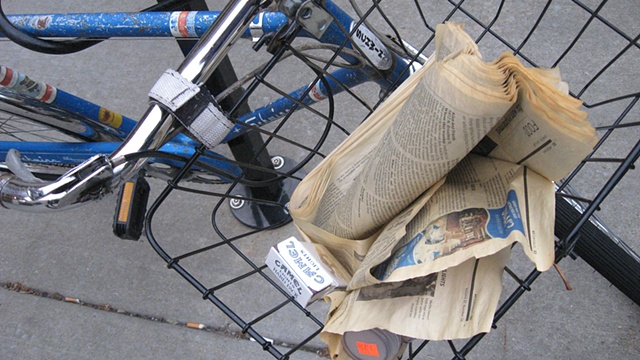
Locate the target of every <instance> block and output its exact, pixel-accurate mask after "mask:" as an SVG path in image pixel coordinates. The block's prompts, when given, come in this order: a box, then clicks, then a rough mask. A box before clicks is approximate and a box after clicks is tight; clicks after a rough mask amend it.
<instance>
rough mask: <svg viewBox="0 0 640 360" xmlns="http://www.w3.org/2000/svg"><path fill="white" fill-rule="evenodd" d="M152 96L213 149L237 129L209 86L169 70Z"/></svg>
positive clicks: (154, 100)
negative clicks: (221, 108) (197, 83)
mask: <svg viewBox="0 0 640 360" xmlns="http://www.w3.org/2000/svg"><path fill="white" fill-rule="evenodd" d="M149 98H151V100H152V101H153V102H156V103H157V104H158V105H160V106H161V107H163V108H165V110H167V111H169V112H170V113H171V114H172V115H173V116H174V117H175V118H176V119H178V121H180V123H182V125H183V126H184V127H185V128H186V129H187V130H188V131H189V133H190V134H191V135H193V137H195V138H196V139H197V140H199V141H200V142H201V143H203V144H204V145H206V146H207V147H208V148H210V149H211V148H213V147H215V146H217V145H218V144H220V142H221V141H222V139H224V137H225V136H226V135H227V134H228V133H229V131H230V130H231V128H233V123H231V121H229V120H228V119H227V117H226V116H225V115H224V114H223V113H222V110H220V109H219V108H218V105H217V103H216V101H215V99H214V98H213V96H212V95H211V94H210V93H209V91H208V90H207V88H206V87H201V86H198V85H196V84H194V83H192V82H191V81H189V80H187V79H185V78H184V77H183V76H182V75H180V73H178V72H177V71H174V70H171V69H169V70H167V71H165V72H164V74H162V76H161V77H160V79H158V82H156V84H155V85H154V86H153V88H151V91H149Z"/></svg>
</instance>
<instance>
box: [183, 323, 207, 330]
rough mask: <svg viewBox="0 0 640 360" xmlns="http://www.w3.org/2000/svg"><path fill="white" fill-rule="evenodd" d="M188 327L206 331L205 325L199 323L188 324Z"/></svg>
mask: <svg viewBox="0 0 640 360" xmlns="http://www.w3.org/2000/svg"><path fill="white" fill-rule="evenodd" d="M187 327H190V328H192V329H200V330H202V329H204V324H198V323H192V322H188V323H187Z"/></svg>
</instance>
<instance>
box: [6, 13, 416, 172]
mask: <svg viewBox="0 0 640 360" xmlns="http://www.w3.org/2000/svg"><path fill="white" fill-rule="evenodd" d="M326 7H327V9H328V10H329V11H331V12H332V14H334V16H335V18H336V19H337V20H338V22H339V24H340V25H338V24H336V23H335V22H334V23H332V24H331V26H329V28H328V29H327V31H326V32H325V34H324V35H323V36H322V37H321V39H320V41H321V42H325V43H331V44H335V45H338V46H344V47H346V48H350V49H353V46H352V45H351V42H350V39H349V37H347V36H346V35H345V33H344V32H343V31H342V29H341V27H342V28H344V29H346V30H347V31H349V30H351V32H352V33H355V32H356V31H357V29H356V28H355V25H356V23H355V22H354V20H353V19H352V18H351V17H349V16H348V15H347V14H346V13H345V12H344V11H342V10H341V9H340V8H339V7H338V6H336V5H335V4H333V3H332V2H331V1H327V2H326ZM143 14H144V15H143ZM218 15H219V12H204V11H186V12H165V13H116V14H103V13H96V14H68V15H67V14H47V15H12V16H10V17H9V18H10V19H12V21H13V22H14V23H15V24H16V25H18V26H20V27H21V28H23V29H26V30H28V31H29V32H30V33H33V34H34V35H37V36H89V35H91V36H95V35H97V34H100V35H101V36H106V37H118V36H130V35H128V34H130V33H132V32H133V33H137V34H138V35H140V34H144V35H141V36H174V35H176V34H177V33H176V30H175V27H176V26H177V25H176V23H175V21H174V23H173V24H172V22H171V19H172V18H173V19H174V20H175V19H176V18H177V19H179V21H182V22H183V25H182V26H180V28H185V26H186V28H188V29H187V30H183V31H182V34H179V35H180V36H183V35H189V32H190V31H195V33H193V34H194V35H199V34H200V32H204V31H206V29H207V26H208V25H207V23H208V22H209V21H213V20H214V19H215V18H217V17H218ZM180 18H181V19H182V20H180ZM137 20H144V21H141V22H139V23H135V21H137ZM74 21H82V22H81V23H83V24H86V25H87V26H77V23H76V24H75V25H74V24H73V22H74ZM287 21H288V20H287V18H286V17H285V16H284V15H283V14H281V13H270V12H265V13H262V14H261V15H258V16H256V17H255V18H253V21H252V22H253V24H256V25H257V24H259V23H261V24H262V31H263V32H271V31H275V30H277V29H278V28H280V27H281V26H284V25H286V23H287ZM190 22H191V25H187V24H189V23H190ZM38 24H40V25H38ZM119 24H124V25H125V26H124V28H123V29H119V26H116V25H119ZM151 25H154V26H151ZM172 26H173V27H174V30H173V32H172ZM178 32H179V31H178ZM249 35H250V31H249V29H247V30H246V31H244V33H243V36H249ZM303 36H310V35H309V34H308V33H306V32H303ZM352 37H353V36H352ZM364 54H365V55H367V53H366V52H365V53H364ZM342 57H343V58H345V59H346V60H347V61H349V62H352V63H353V62H355V61H357V60H355V58H353V57H351V56H348V55H344V56H342ZM392 61H393V67H392V68H391V69H387V70H384V72H385V74H386V75H387V76H388V78H389V80H387V79H384V78H381V77H380V76H379V74H380V71H379V70H376V69H373V68H371V67H369V66H367V67H365V68H364V69H359V70H351V69H339V70H337V71H336V72H334V73H333V74H332V77H333V78H332V77H327V76H325V79H326V81H327V83H328V84H329V86H330V88H331V92H332V93H333V94H334V95H335V94H337V93H340V92H342V91H344V90H345V88H344V87H343V86H345V87H347V88H351V87H355V86H357V85H359V84H362V83H364V82H367V81H376V82H378V83H379V84H380V85H381V86H389V85H390V84H391V83H392V82H394V81H396V80H398V79H401V80H404V79H405V78H406V77H407V76H408V71H406V67H407V65H406V63H405V62H404V61H403V60H402V59H401V58H399V57H397V56H396V57H395V58H393V59H392ZM334 79H335V80H334ZM340 84H342V85H340ZM309 86H311V85H304V86H302V87H300V88H299V89H297V90H295V91H293V92H291V93H290V94H289V97H282V98H280V99H277V100H275V101H273V102H271V103H269V104H266V105H264V106H262V107H260V108H257V109H255V110H254V111H252V112H250V113H248V114H245V115H242V116H240V117H239V118H238V122H239V124H236V125H235V127H234V128H233V129H232V131H231V132H230V133H229V135H228V136H227V137H226V138H225V139H224V140H223V142H227V141H229V140H231V139H233V138H235V137H236V136H238V135H240V134H242V133H243V132H246V131H247V130H248V129H249V127H247V126H245V125H243V123H246V124H249V125H253V126H262V125H265V124H267V123H269V122H272V121H274V120H277V119H279V118H281V117H282V116H283V115H284V114H286V113H288V112H289V111H291V109H294V108H295V103H296V102H295V101H294V100H293V99H296V100H300V101H302V103H303V104H305V105H311V104H312V103H314V102H317V101H321V100H323V99H324V98H326V95H325V94H327V89H326V88H325V85H324V84H323V83H322V82H321V81H317V82H316V83H315V84H312V89H311V90H309ZM57 91H58V95H57V97H56V99H55V102H54V103H53V105H55V106H56V107H59V108H61V109H64V110H68V111H70V112H72V113H77V114H79V115H81V116H82V117H84V118H87V119H89V120H91V121H94V122H98V123H99V124H101V125H102V126H105V127H107V128H111V129H113V130H115V131H114V132H115V133H116V134H117V135H118V136H119V137H120V138H123V139H124V138H125V137H126V136H127V135H128V134H129V133H130V131H131V129H133V127H134V126H135V125H136V124H137V123H136V122H135V121H134V120H132V119H129V118H127V117H124V116H122V124H121V125H120V126H113V125H114V124H113V123H105V122H104V121H101V118H100V111H102V109H103V108H102V107H100V106H99V105H96V104H93V103H91V102H88V101H86V100H84V99H81V98H79V97H76V96H74V95H71V94H69V93H66V92H64V91H62V90H59V89H58V90H57ZM305 93H308V95H306V96H304V94H305ZM15 145H17V144H11V143H3V142H0V158H2V157H4V156H5V155H6V152H7V151H8V150H9V149H10V148H11V146H14V147H16V146H15ZM47 145H49V146H51V145H50V144H46V145H44V146H43V144H42V143H29V142H24V143H21V144H20V146H19V148H18V147H16V148H18V149H19V150H20V151H21V152H22V153H24V154H32V156H31V157H30V158H31V159H40V162H41V163H55V162H57V161H61V163H64V164H73V162H72V161H71V160H70V159H74V158H75V159H77V158H78V157H77V156H68V155H69V154H70V151H72V150H71V149H74V151H79V152H80V153H82V154H83V157H85V156H86V157H90V156H91V155H95V154H99V153H102V154H104V153H112V152H113V151H115V150H116V149H117V146H118V145H119V144H118V143H87V144H84V145H81V146H80V145H78V144H74V145H71V144H70V145H69V148H68V150H67V151H65V146H64V145H59V146H51V147H50V148H47ZM183 145H184V146H183ZM194 145H196V143H195V142H194V141H193V140H191V139H190V138H188V137H187V136H184V135H182V134H180V135H179V136H177V137H175V138H174V139H172V140H171V141H169V143H168V146H165V147H163V148H162V151H168V152H170V153H174V152H173V151H179V153H177V155H181V156H184V154H185V149H187V148H189V147H190V146H191V147H193V146H194ZM47 149H49V150H51V151H46V150H47ZM43 150H45V151H43ZM38 153H41V154H42V156H36V154H38ZM202 160H203V161H204V162H206V163H207V164H208V165H210V166H214V167H219V168H226V169H227V171H228V172H231V173H236V172H237V169H232V168H233V167H234V166H235V165H231V167H232V168H230V167H229V166H230V163H228V162H225V161H218V160H215V159H211V158H208V157H207V158H203V159H202ZM160 162H165V161H164V160H160ZM236 168H237V167H236ZM231 170H234V171H231Z"/></svg>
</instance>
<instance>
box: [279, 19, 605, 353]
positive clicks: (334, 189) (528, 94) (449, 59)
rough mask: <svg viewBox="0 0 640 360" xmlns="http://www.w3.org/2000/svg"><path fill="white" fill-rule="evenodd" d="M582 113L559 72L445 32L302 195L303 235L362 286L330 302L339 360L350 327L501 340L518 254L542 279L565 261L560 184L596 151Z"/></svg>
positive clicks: (456, 31) (453, 27)
mask: <svg viewBox="0 0 640 360" xmlns="http://www.w3.org/2000/svg"><path fill="white" fill-rule="evenodd" d="M580 107H581V102H580V101H579V100H576V99H574V98H572V97H570V96H569V95H568V85H567V84H566V83H564V82H562V80H561V77H560V73H559V71H558V70H557V69H548V70H541V69H534V68H525V67H524V66H523V65H522V64H521V63H520V61H519V60H518V59H517V58H516V57H514V56H513V55H512V54H504V55H502V56H500V57H499V58H498V59H496V60H495V61H493V62H485V61H483V60H482V57H481V55H480V52H479V49H478V46H477V45H476V44H475V43H474V42H473V40H472V39H471V38H470V37H469V36H468V35H467V34H466V33H465V32H464V30H463V29H462V26H461V25H459V24H455V23H445V24H442V25H439V26H438V27H437V29H436V51H435V54H433V56H431V57H430V59H429V61H428V62H427V63H426V64H425V65H424V66H423V67H422V68H421V69H420V70H419V71H418V72H416V73H415V74H413V75H412V76H411V77H410V78H409V79H408V80H407V81H405V82H404V83H403V84H402V85H401V86H400V87H399V88H398V89H397V90H396V91H395V92H394V93H393V94H391V95H390V97H389V98H388V99H386V100H385V102H384V103H382V104H381V106H380V107H379V108H378V109H377V110H376V111H375V112H374V113H373V114H372V115H371V116H370V117H369V118H368V119H367V120H366V121H365V122H364V123H363V124H362V125H361V126H360V127H359V128H358V129H357V130H356V131H354V132H353V134H352V135H351V136H350V137H349V138H347V139H346V140H345V141H344V142H343V143H342V144H341V145H340V146H338V147H337V148H336V149H335V150H334V151H333V152H332V153H331V154H330V155H329V156H328V157H327V158H326V159H325V160H324V161H323V162H322V163H321V164H320V165H319V166H318V167H317V168H316V169H314V170H313V171H312V172H311V173H310V174H309V175H308V176H307V177H306V178H305V179H304V180H303V181H302V182H301V183H300V185H299V186H298V187H297V189H296V191H295V192H294V194H293V196H292V199H291V203H290V210H291V215H292V217H293V219H294V223H295V225H296V226H297V228H298V230H299V231H300V234H301V236H302V238H303V239H304V240H305V241H309V242H314V243H319V244H322V245H324V246H325V247H326V248H327V249H328V250H329V251H330V252H331V253H332V254H333V255H334V257H335V258H336V259H338V261H340V262H341V264H342V265H343V266H344V267H345V268H346V269H347V270H348V271H349V273H350V275H351V276H352V278H351V280H350V282H349V286H348V288H347V292H334V293H333V294H331V295H329V298H330V300H331V301H332V310H331V312H330V313H329V317H328V321H327V324H326V326H325V329H324V330H323V334H322V337H323V339H325V341H327V342H328V344H329V347H330V351H331V353H332V354H335V355H338V356H339V357H338V358H341V357H344V358H347V357H346V355H344V352H342V349H341V345H340V336H341V334H343V333H344V332H346V331H360V330H365V329H372V328H379V329H385V330H389V331H391V332H394V333H397V334H399V335H402V336H406V337H409V338H420V339H431V340H440V339H454V338H463V337H469V336H473V335H474V334H477V333H480V332H487V331H489V329H490V326H491V320H492V317H493V313H494V311H495V308H496V306H497V302H498V298H499V296H500V291H501V277H502V271H503V269H504V265H505V264H506V262H507V259H508V257H509V252H510V248H511V246H512V244H514V243H519V244H521V245H522V247H523V249H524V252H525V253H526V255H527V256H528V257H529V258H530V259H531V260H532V261H533V262H534V263H535V264H536V267H537V268H538V269H539V270H541V271H544V270H547V269H548V268H549V267H551V266H552V264H553V261H554V258H553V256H554V254H553V249H554V247H553V246H554V244H553V242H554V236H553V222H554V211H555V203H554V201H555V198H554V186H553V183H552V180H558V179H561V178H562V177H564V176H566V174H567V173H568V172H569V171H570V170H571V169H573V168H574V167H575V166H576V165H577V164H578V163H579V162H580V161H581V160H582V159H583V158H584V156H585V155H586V154H588V153H589V152H590V151H591V149H592V148H593V146H594V144H595V142H596V141H597V139H596V136H595V131H594V129H593V128H592V127H591V125H590V124H589V123H588V122H587V121H586V117H587V114H586V113H585V112H584V111H582V110H581V109H580ZM371 313H376V314H378V316H376V317H370V316H368V314H371ZM340 354H342V355H340Z"/></svg>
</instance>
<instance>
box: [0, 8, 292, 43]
mask: <svg viewBox="0 0 640 360" xmlns="http://www.w3.org/2000/svg"><path fill="white" fill-rule="evenodd" d="M219 14H220V12H219V11H173V12H141V13H131V12H118V13H77V14H19V15H8V16H7V18H8V19H9V21H11V23H13V24H14V26H16V27H17V28H18V29H20V30H21V31H24V32H26V33H28V34H31V35H34V36H38V37H94V38H100V37H176V38H199V37H201V36H202V35H204V33H205V32H206V31H207V29H208V28H209V27H210V26H211V24H213V22H214V21H215V20H216V19H217V18H218V15H219ZM287 22H288V19H287V17H286V16H285V15H284V14H282V13H278V12H263V13H261V14H259V15H258V16H256V17H255V18H254V19H253V24H255V25H258V24H260V29H261V32H262V33H263V34H264V33H271V32H276V31H278V30H279V29H280V28H281V27H282V26H283V25H285V24H286V23H287ZM3 36H4V35H2V34H1V33H0V37H3ZM242 36H243V37H247V38H250V37H252V36H253V34H251V31H250V29H249V28H247V29H246V30H245V31H244V33H243V34H242Z"/></svg>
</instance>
